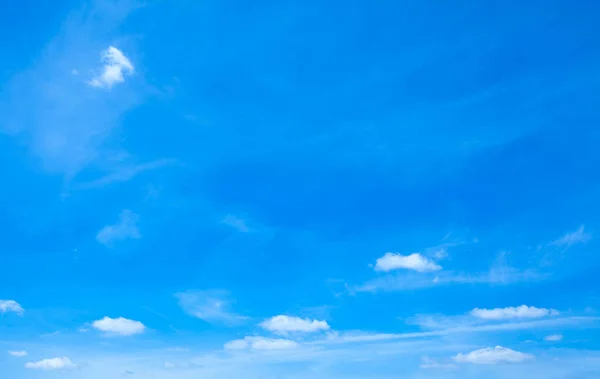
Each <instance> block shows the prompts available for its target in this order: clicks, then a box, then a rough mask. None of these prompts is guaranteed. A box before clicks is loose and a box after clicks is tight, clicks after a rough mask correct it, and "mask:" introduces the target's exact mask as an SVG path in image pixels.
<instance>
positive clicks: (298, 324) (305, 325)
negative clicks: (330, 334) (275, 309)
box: [260, 315, 330, 334]
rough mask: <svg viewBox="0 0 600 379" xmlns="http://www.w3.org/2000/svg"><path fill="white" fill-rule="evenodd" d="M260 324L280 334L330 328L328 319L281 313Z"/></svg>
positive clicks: (310, 331)
mask: <svg viewBox="0 0 600 379" xmlns="http://www.w3.org/2000/svg"><path fill="white" fill-rule="evenodd" d="M260 326H261V327H262V328H264V329H266V330H268V331H271V332H273V333H278V334H287V333H291V332H303V333H314V332H319V331H323V330H329V329H330V327H329V324H327V321H319V320H310V319H308V318H306V319H302V318H300V317H293V316H285V315H279V316H275V317H271V318H270V319H267V320H265V321H263V322H262V323H261V324H260Z"/></svg>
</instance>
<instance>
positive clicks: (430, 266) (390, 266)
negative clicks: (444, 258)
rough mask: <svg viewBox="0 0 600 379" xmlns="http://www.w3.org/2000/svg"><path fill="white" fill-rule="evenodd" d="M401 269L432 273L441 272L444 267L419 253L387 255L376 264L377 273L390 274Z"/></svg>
mask: <svg viewBox="0 0 600 379" xmlns="http://www.w3.org/2000/svg"><path fill="white" fill-rule="evenodd" d="M399 269H406V270H414V271H417V272H431V271H438V270H441V269H442V267H441V266H440V265H438V264H437V263H435V262H434V261H432V260H431V259H428V258H426V257H424V256H422V255H421V254H419V253H413V254H410V255H402V254H397V253H386V254H385V255H384V256H383V257H381V258H378V259H377V261H376V263H375V270H376V271H383V272H389V271H393V270H399Z"/></svg>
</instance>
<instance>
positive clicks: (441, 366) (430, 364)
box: [420, 357, 458, 370]
mask: <svg viewBox="0 0 600 379" xmlns="http://www.w3.org/2000/svg"><path fill="white" fill-rule="evenodd" d="M420 367H421V368H424V369H436V370H455V369H457V368H458V366H457V365H456V364H454V363H442V362H438V361H436V360H435V359H433V358H430V357H422V358H421V366H420Z"/></svg>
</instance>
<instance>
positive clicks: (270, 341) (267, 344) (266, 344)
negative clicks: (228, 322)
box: [223, 337, 300, 350]
mask: <svg viewBox="0 0 600 379" xmlns="http://www.w3.org/2000/svg"><path fill="white" fill-rule="evenodd" d="M223 347H224V349H225V350H290V349H296V348H298V347H300V344H299V343H298V342H295V341H292V340H287V339H280V338H266V337H245V338H244V339H239V340H233V341H229V342H227V343H226V344H225V345H224V346H223Z"/></svg>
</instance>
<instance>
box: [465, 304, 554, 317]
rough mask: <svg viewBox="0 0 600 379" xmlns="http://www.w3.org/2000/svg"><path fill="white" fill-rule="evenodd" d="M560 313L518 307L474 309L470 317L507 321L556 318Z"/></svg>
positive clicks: (552, 310) (544, 309)
mask: <svg viewBox="0 0 600 379" xmlns="http://www.w3.org/2000/svg"><path fill="white" fill-rule="evenodd" d="M559 314H560V313H559V312H558V311H557V310H555V309H546V308H536V307H529V306H527V305H521V306H519V307H506V308H494V309H480V308H475V309H473V310H472V311H471V316H474V317H477V318H481V319H484V320H507V319H517V318H542V317H548V316H558V315H559Z"/></svg>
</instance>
